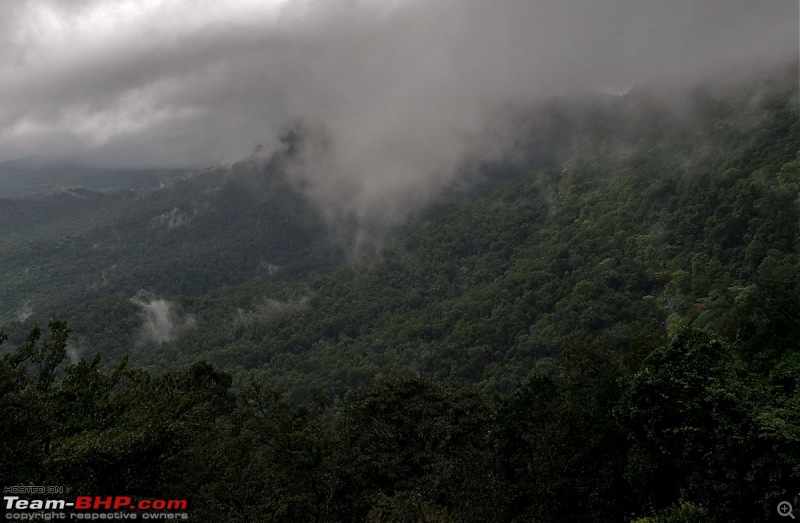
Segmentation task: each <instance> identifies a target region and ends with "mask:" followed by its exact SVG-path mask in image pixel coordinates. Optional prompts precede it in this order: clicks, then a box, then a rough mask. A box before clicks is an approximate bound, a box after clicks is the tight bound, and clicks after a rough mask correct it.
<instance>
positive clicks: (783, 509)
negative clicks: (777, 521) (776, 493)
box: [778, 501, 794, 519]
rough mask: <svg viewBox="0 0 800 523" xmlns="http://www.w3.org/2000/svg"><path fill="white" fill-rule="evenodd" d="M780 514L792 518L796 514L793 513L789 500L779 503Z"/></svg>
mask: <svg viewBox="0 0 800 523" xmlns="http://www.w3.org/2000/svg"><path fill="white" fill-rule="evenodd" d="M778 514H779V515H780V516H783V517H786V516H789V517H790V518H792V519H794V514H792V504H791V503H789V502H788V501H781V502H780V503H778Z"/></svg>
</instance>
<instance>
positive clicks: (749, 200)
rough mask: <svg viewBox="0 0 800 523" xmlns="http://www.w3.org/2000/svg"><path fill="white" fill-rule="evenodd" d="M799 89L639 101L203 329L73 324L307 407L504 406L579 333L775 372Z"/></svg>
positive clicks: (145, 354)
mask: <svg viewBox="0 0 800 523" xmlns="http://www.w3.org/2000/svg"><path fill="white" fill-rule="evenodd" d="M795 78H796V75H794V73H793V72H792V71H791V70H789V71H783V72H782V74H777V75H774V76H770V77H760V79H759V80H757V81H753V82H751V83H748V84H745V85H743V86H739V87H736V88H732V87H718V86H712V87H708V88H705V87H704V88H696V89H689V90H684V91H682V92H680V93H678V94H673V98H672V99H670V101H665V99H664V98H663V96H662V95H660V94H655V93H654V92H653V91H652V90H651V89H649V88H648V87H646V86H645V87H642V88H641V89H638V90H634V91H633V92H631V93H629V94H628V95H626V96H625V97H623V98H621V99H619V100H617V101H616V102H615V103H614V104H613V105H612V106H611V107H609V108H608V111H607V112H606V113H605V114H604V115H602V117H596V118H595V119H594V120H593V121H592V129H593V131H594V132H593V133H590V136H589V138H588V139H586V140H585V141H584V142H583V143H582V144H581V146H580V147H579V148H578V151H577V152H576V153H575V154H574V155H573V156H572V157H571V158H570V159H569V160H568V161H566V162H564V163H562V164H561V165H559V166H558V167H555V168H552V169H548V170H546V171H543V172H537V173H532V174H530V175H529V176H527V177H525V178H524V179H522V180H519V181H517V182H514V183H512V184H511V185H509V186H508V187H506V188H503V189H501V190H499V191H498V192H495V193H493V194H491V195H488V196H485V197H483V198H481V199H480V200H478V201H476V202H474V203H463V202H462V205H461V206H458V207H457V208H455V209H451V210H450V211H449V212H447V213H445V214H444V215H443V216H440V217H437V218H435V219H432V220H431V221H429V222H427V223H424V224H421V225H419V226H418V227H417V228H415V229H414V230H412V231H411V232H409V233H408V234H407V235H405V236H403V237H402V238H399V239H398V240H397V241H396V242H395V244H394V245H393V246H392V247H391V248H389V249H387V250H386V251H384V252H382V253H378V254H375V255H374V256H371V257H368V258H367V259H364V260H362V261H361V262H360V263H357V264H351V265H349V266H345V267H343V268H341V269H339V270H337V271H335V272H333V273H331V274H329V275H326V276H322V277H316V278H312V279H310V280H308V281H306V282H303V283H300V284H297V285H291V286H285V285H284V286H274V285H266V284H264V283H263V282H257V281H253V282H249V283H247V284H245V285H243V286H237V287H229V288H224V289H220V290H217V291H214V292H211V293H209V294H208V295H207V296H205V297H202V298H200V297H197V298H192V297H189V296H183V297H176V298H175V299H174V303H173V304H172V307H173V308H172V309H171V310H172V314H173V320H174V322H178V321H179V320H180V318H181V317H182V318H183V320H180V321H184V320H185V319H186V318H188V317H190V316H191V318H192V322H193V323H192V326H193V328H187V329H185V330H184V331H182V333H181V335H180V336H176V337H175V338H173V339H170V340H166V341H162V342H155V343H154V342H153V341H150V342H146V341H141V340H142V336H141V331H140V325H141V323H140V321H136V319H135V318H136V316H137V315H138V314H140V313H141V311H140V310H139V308H138V307H137V306H136V305H135V304H132V303H131V302H130V300H129V299H128V297H127V296H117V297H111V298H108V299H107V301H104V302H102V303H101V302H97V303H95V304H87V305H86V306H85V307H82V308H80V309H77V310H76V311H74V313H72V314H70V316H69V319H70V321H72V322H73V324H74V326H75V327H76V331H77V332H78V333H80V334H81V335H82V336H83V338H82V339H83V344H84V345H85V346H86V347H91V348H94V349H98V348H99V349H101V350H103V351H106V352H108V353H110V354H116V355H120V354H123V353H127V352H130V351H133V354H134V356H135V359H136V360H137V362H139V363H142V364H145V365H152V366H153V367H154V368H155V367H163V366H170V365H175V364H176V362H177V363H178V364H185V363H187V362H190V361H193V360H195V359H196V358H200V357H202V358H206V359H209V360H210V361H212V362H213V363H214V364H216V365H220V366H223V367H225V368H227V369H229V370H231V371H234V372H236V373H238V372H241V371H242V370H257V372H258V374H260V375H262V376H263V377H264V378H266V379H268V380H269V381H270V382H272V383H277V384H280V385H282V386H284V387H286V388H288V389H290V390H293V391H295V392H297V393H300V394H302V393H305V392H308V391H310V390H313V389H315V388H328V389H333V390H336V391H338V392H341V393H344V392H345V391H346V390H348V389H349V388H350V387H352V386H357V385H360V384H363V383H366V382H369V381H371V380H372V379H373V378H374V377H376V376H380V375H383V374H402V375H418V374H422V375H426V376H433V377H437V378H443V377H451V378H453V377H457V378H464V379H467V380H470V381H474V382H479V383H482V384H483V385H484V386H485V387H488V388H489V389H492V390H508V389H510V388H512V387H513V386H514V385H516V384H517V383H519V382H521V381H523V380H524V379H525V378H526V377H527V376H529V375H530V374H532V373H542V372H544V373H547V372H550V371H551V370H552V369H553V368H554V367H553V361H552V359H551V358H552V357H553V356H554V355H555V354H556V353H557V352H558V351H559V347H560V346H562V345H563V344H564V343H568V342H567V341H566V337H579V338H584V339H592V340H600V341H601V342H602V343H604V344H605V345H607V346H608V347H609V348H612V349H614V350H616V351H629V352H631V353H632V354H634V353H637V352H638V351H643V352H647V351H649V349H651V348H652V347H654V346H656V345H658V344H660V343H661V342H663V340H664V339H665V338H666V333H667V331H668V329H669V328H670V326H673V325H675V326H677V325H679V324H681V323H683V322H687V321H688V322H694V323H695V324H696V325H698V326H703V327H707V328H711V329H713V330H715V331H717V332H718V333H720V334H721V335H723V336H725V337H728V338H729V339H731V340H737V341H738V342H739V347H740V348H741V350H742V352H743V354H744V356H745V357H747V354H748V352H750V351H755V348H757V346H758V345H759V344H761V343H763V342H764V340H768V341H769V347H771V349H770V351H772V352H769V353H767V352H765V351H764V350H762V349H758V356H757V359H758V360H759V361H754V362H752V363H753V365H754V368H756V369H758V368H766V367H768V366H769V365H770V364H771V363H774V362H775V361H779V360H780V359H781V358H784V357H790V355H791V354H792V353H791V351H790V347H792V346H796V344H797V343H798V340H799V339H800V338H799V337H798V336H799V334H798V328H797V324H796V321H795V320H794V319H793V318H796V314H797V313H798V311H800V305H799V304H798V295H800V294H798V270H797V267H798V256H797V245H798V231H797V223H798V209H797V204H796V198H797V194H798V189H800V186H798V184H799V183H800V167H799V166H800V164H799V163H798V154H797V153H798V150H800V125H798V113H797V103H796V98H797V90H796V89H797V87H796V82H795V81H794V80H795ZM181 315H183V316H181ZM132 317H133V318H134V319H131V318H132ZM96 325H102V334H101V333H100V332H98V329H97V328H96ZM787 351H789V352H787ZM787 355H788V356H787Z"/></svg>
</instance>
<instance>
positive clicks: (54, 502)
mask: <svg viewBox="0 0 800 523" xmlns="http://www.w3.org/2000/svg"><path fill="white" fill-rule="evenodd" d="M3 501H4V505H5V508H6V519H12V520H22V521H25V520H27V521H32V520H53V519H55V520H58V519H93V520H96V519H140V518H141V519H162V520H164V519H189V515H188V514H186V513H185V512H178V511H182V510H186V509H187V507H188V502H187V500H185V499H137V500H134V499H131V498H130V497H128V496H77V497H76V498H75V500H74V501H67V500H65V499H22V498H20V497H19V496H8V495H6V496H3ZM67 510H69V511H70V512H69V514H67V513H65V512H64V511H67ZM106 511H111V512H106Z"/></svg>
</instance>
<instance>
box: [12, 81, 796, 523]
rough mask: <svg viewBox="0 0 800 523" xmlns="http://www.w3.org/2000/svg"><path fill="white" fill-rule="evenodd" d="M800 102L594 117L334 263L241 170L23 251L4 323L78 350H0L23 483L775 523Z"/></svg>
mask: <svg viewBox="0 0 800 523" xmlns="http://www.w3.org/2000/svg"><path fill="white" fill-rule="evenodd" d="M797 74H798V71H797V69H796V66H793V67H789V68H783V69H780V70H779V71H777V72H775V71H773V72H771V73H770V74H766V73H765V72H764V71H761V72H760V74H759V75H756V76H752V77H751V76H748V77H747V78H748V80H747V81H743V80H742V79H741V78H735V79H733V80H727V81H726V80H719V79H718V80H717V81H715V82H710V83H708V84H704V85H692V86H688V87H687V86H672V87H666V86H656V85H647V84H644V85H640V86H637V87H636V88H634V89H633V90H632V91H630V92H629V93H627V94H626V95H624V96H621V97H618V98H614V99H604V101H603V102H602V103H599V104H597V105H593V109H592V110H591V111H583V112H581V113H580V114H581V115H582V117H583V120H582V121H581V122H580V124H578V123H577V122H575V121H574V120H571V123H570V125H569V126H567V128H568V129H571V130H573V131H575V134H574V135H571V136H573V138H569V137H562V138H559V139H558V141H557V143H558V144H561V146H562V147H563V150H561V151H559V154H558V155H555V156H552V157H546V158H545V157H542V156H540V155H530V156H529V158H533V157H536V158H540V159H541V158H544V159H542V160H541V162H540V163H539V164H536V162H533V161H530V162H528V163H525V162H523V163H525V165H526V166H527V167H526V169H527V172H526V174H524V175H522V176H517V175H511V174H513V173H511V170H512V169H511V167H508V166H507V167H508V169H509V171H508V172H509V173H511V174H509V175H508V176H507V177H506V178H504V180H503V183H502V184H500V183H499V182H498V183H496V184H495V185H492V184H488V185H485V186H484V188H485V190H484V191H483V192H476V193H470V194H467V195H464V194H461V195H460V196H459V197H458V198H453V199H452V200H451V201H450V202H449V203H448V204H447V205H442V206H440V207H438V208H436V209H435V210H432V211H430V212H429V213H428V214H426V215H424V216H422V217H421V218H420V219H419V220H418V221H416V222H414V223H411V224H409V225H408V226H407V227H406V229H404V230H398V231H395V233H394V235H393V236H392V237H391V238H389V239H388V240H387V241H386V242H385V246H384V248H382V249H376V250H374V251H373V252H370V253H368V254H364V255H363V256H362V257H360V258H358V259H354V260H350V261H349V262H348V263H346V264H341V263H342V262H343V261H344V254H343V253H342V251H341V250H339V249H337V247H336V245H335V244H332V243H328V241H327V240H326V237H327V236H326V228H325V224H324V223H322V221H321V219H320V217H319V216H318V215H316V214H314V211H313V209H312V208H311V207H310V206H309V205H310V204H309V203H308V202H307V201H305V200H303V199H302V198H301V197H300V196H299V195H298V194H297V193H294V192H292V191H290V190H288V189H287V190H283V188H285V187H284V186H283V185H282V184H284V183H286V182H285V180H284V179H282V178H281V177H279V176H278V177H267V178H264V173H265V172H266V173H268V174H269V173H275V172H279V170H274V171H271V170H267V171H261V170H258V169H256V168H254V167H252V166H248V165H247V164H246V162H243V163H242V164H240V165H239V169H243V170H246V171H247V172H246V173H245V172H242V173H240V175H241V176H238V177H237V176H234V177H233V179H232V180H230V181H228V182H226V183H223V184H221V185H213V186H212V185H210V184H211V181H212V180H213V183H214V184H218V182H219V178H215V177H211V175H207V176H198V177H195V178H192V179H189V180H185V181H183V182H179V183H177V184H175V185H174V186H172V187H171V188H170V189H169V190H168V191H158V192H156V193H153V194H151V195H150V196H149V197H146V198H144V199H142V200H141V201H140V205H139V206H138V207H136V208H137V209H139V210H138V211H137V212H140V213H141V215H140V217H139V218H137V219H136V220H130V219H128V218H126V219H124V220H123V219H119V220H118V221H117V222H115V223H118V224H124V223H129V224H134V223H138V224H139V226H138V228H132V229H130V230H122V229H120V228H119V226H98V227H97V228H96V229H93V230H92V232H91V234H90V235H86V236H80V237H78V239H75V240H69V241H67V240H65V243H64V246H63V249H62V251H60V254H58V255H57V258H56V255H55V254H53V253H52V252H47V253H44V252H43V251H42V250H41V249H43V246H44V245H50V244H46V243H42V244H37V243H35V242H32V243H30V245H27V246H25V249H28V250H23V251H20V254H18V255H8V256H6V257H4V258H3V259H2V261H1V263H2V264H4V265H3V267H4V268H6V270H7V274H9V275H11V277H10V279H9V282H7V283H6V284H4V287H3V290H4V293H5V294H4V296H5V298H4V299H5V300H6V301H7V302H10V303H12V304H16V303H22V302H24V301H25V299H26V298H25V296H26V292H28V289H30V288H34V287H35V288H36V289H48V290H47V291H46V292H44V293H42V294H40V296H42V298H41V300H42V308H45V309H46V310H47V311H48V312H47V313H46V315H49V316H51V317H58V318H60V319H61V320H66V323H64V322H62V321H55V322H52V323H51V324H50V326H51V336H52V337H51V338H50V339H49V340H47V341H46V340H44V339H43V338H42V335H41V332H40V331H39V330H37V329H34V330H33V331H30V332H29V334H28V337H27V338H26V339H24V340H23V339H22V337H21V335H20V334H19V333H22V332H27V331H29V329H30V321H31V320H33V319H37V320H38V321H39V322H40V323H42V324H43V320H44V317H43V316H39V317H37V315H36V314H34V315H33V316H31V318H29V319H28V321H27V322H16V323H13V324H12V323H9V324H10V325H11V329H10V330H12V331H13V333H14V334H16V337H17V340H16V341H14V343H7V344H6V345H7V346H6V355H5V356H4V358H3V359H2V363H1V364H0V380H2V382H1V383H0V387H2V391H3V396H2V404H0V409H2V414H3V416H4V417H5V419H7V420H13V422H12V423H5V424H3V430H4V431H5V433H4V434H3V437H4V439H5V441H7V442H8V448H9V449H10V450H8V451H4V453H3V470H8V471H10V472H9V481H11V482H17V484H24V483H27V482H45V483H47V484H51V483H52V484H59V483H63V484H69V485H72V486H73V487H74V488H79V489H83V490H84V491H87V492H98V491H99V490H103V489H105V490H109V489H110V490H114V491H117V492H126V493H131V494H133V495H136V496H143V497H146V496H158V497H165V496H172V497H180V496H191V499H192V510H193V511H194V514H193V516H192V517H193V518H195V519H198V520H202V521H255V520H260V519H263V518H264V517H266V518H267V519H268V520H274V521H351V520H356V521H364V520H368V521H442V522H444V521H476V522H477V521H576V522H577V521H598V522H601V521H626V522H630V521H639V522H645V521H657V522H664V523H666V522H690V521H692V522H693V521H720V522H722V521H743V522H744V521H767V520H770V518H774V517H775V507H776V505H777V503H778V502H779V501H781V500H790V501H794V502H798V501H800V499H798V498H799V497H800V450H798V449H800V388H799V386H800V384H799V383H798V376H800V352H799V351H798V348H800V322H799V321H798V317H800V269H799V268H800V265H799V262H800V260H799V259H798V247H800V242H799V239H800V234H799V232H800V231H799V227H798V226H799V224H800V212H799V210H798V194H800V155H799V154H798V151H800V122H799V121H798V116H799V113H798V90H797V89H798V87H797ZM536 143H539V144H540V145H541V143H543V142H540V141H536V140H527V141H526V140H525V139H524V138H521V139H520V140H519V142H518V146H519V147H525V146H526V144H527V145H528V146H531V147H533V146H534V145H532V144H536ZM565 144H569V146H567V145H565ZM563 155H566V156H563ZM523 156H525V155H523ZM547 164H550V165H549V166H546V167H545V166H544V165H547ZM515 165H517V166H519V165H520V164H519V163H517V164H515ZM487 169H488V172H491V169H490V168H489V167H487ZM495 169H498V170H500V168H499V167H497V166H495ZM254 173H255V175H254ZM245 175H246V176H245ZM245 179H246V180H251V181H252V182H248V183H258V184H267V185H268V186H269V190H267V191H263V190H260V189H263V187H261V188H260V189H259V190H250V189H248V187H253V186H250V185H247V184H246V183H244V182H242V180H245ZM198 184H209V185H206V186H204V190H205V193H204V194H205V196H204V197H203V198H202V199H199V200H198V199H196V198H195V197H196V195H197V194H198V193H200V192H202V191H198V190H197V186H198ZM497 185H499V187H496V186H497ZM190 188H191V190H190ZM488 188H491V189H492V190H491V191H489V190H488ZM265 194H266V195H270V196H269V197H265V196H264V195H265ZM181 195H185V196H186V197H187V201H185V202H181V203H179V204H176V203H175V202H176V201H179V200H178V199H179V198H180V197H181ZM190 196H191V197H192V199H188V198H189V197H190ZM265 198H266V199H265ZM115 205H116V204H115ZM203 205H205V206H207V207H206V208H204V209H207V210H198V209H201V208H202V206H203ZM112 207H113V209H115V211H114V212H131V211H129V209H132V208H133V207H124V206H122V207H114V206H112ZM119 209H123V211H119ZM115 216H117V217H119V216H120V215H119V214H117V215H115ZM146 220H149V221H146ZM258 220H263V221H264V222H265V223H267V224H270V226H268V227H259V228H258V229H257V230H258V231H259V232H260V235H253V234H252V231H253V230H254V229H253V228H252V227H250V226H251V225H252V224H253V223H254V222H258ZM143 223H147V224H148V225H147V227H141V224H143ZM191 227H196V228H197V229H196V230H197V231H198V234H197V235H196V236H193V237H192V240H191V242H189V241H188V239H187V238H188V237H189V236H186V235H182V236H173V231H179V230H181V229H182V228H191ZM264 231H267V232H269V231H280V232H279V233H276V234H275V235H269V234H267V233H265V232H264ZM184 232H185V230H184ZM178 237H179V238H181V239H182V241H183V242H184V243H176V242H175V238H178ZM90 238H92V239H93V240H96V241H97V242H98V246H97V247H95V246H94V244H90V243H88V242H89V239H90ZM122 239H124V241H123V240H122ZM19 245H22V244H21V243H20V244H19ZM140 245H147V246H148V249H151V250H146V251H139V250H138V249H137V246H140ZM243 245H246V246H247V248H242V246H243ZM228 246H230V247H228ZM36 249H40V251H35V250H36ZM92 249H94V250H99V251H101V252H103V253H105V254H104V255H103V256H102V257H99V258H98V257H92V258H91V260H99V261H97V262H96V263H97V266H96V267H93V268H92V269H91V270H86V271H76V272H75V273H74V274H76V275H80V277H78V278H76V280H75V281H73V282H70V283H69V284H68V285H67V286H64V285H63V281H62V279H60V278H59V277H58V268H59V267H60V266H62V265H69V264H73V265H76V264H81V263H87V262H85V261H84V260H85V258H83V257H82V256H81V253H83V252H86V251H88V250H92ZM33 252H42V256H43V259H44V260H48V261H45V262H43V263H42V265H41V266H40V267H27V268H26V267H22V266H20V265H15V257H14V256H30V255H31V253H33ZM26 259H29V258H26ZM56 260H57V261H56ZM188 260H191V261H188ZM92 263H95V261H92ZM248 264H250V268H249V269H247V270H245V269H243V268H242V267H248ZM339 264H341V265H339ZM108 266H112V267H113V266H116V267H117V268H116V269H114V270H113V271H111V272H104V274H105V276H104V278H107V279H108V281H107V282H103V283H102V285H99V284H96V283H95V284H93V283H92V282H91V281H90V277H91V275H92V274H93V273H97V272H103V271H107V267H108ZM221 266H224V268H223V269H220V267H221ZM232 267H234V268H236V269H235V270H231V268H232ZM28 269H30V271H28ZM273 272H274V274H276V275H293V276H292V277H289V276H287V277H284V276H281V277H271V276H273ZM93 285H94V286H93ZM142 290H144V291H147V292H142ZM37 292H38V291H37ZM46 300H51V301H50V303H49V304H48V305H47V307H44V305H45V302H46ZM56 305H57V306H58V307H56V308H54V307H55V306H56ZM16 306H18V305H12V306H10V307H9V306H8V305H7V306H6V307H7V311H12V310H13V307H16ZM35 308H36V309H39V308H40V306H39V304H38V303H37V304H36V307H35ZM70 329H71V330H72V334H71V336H70V335H69V331H70ZM45 338H46V336H45ZM13 345H18V348H16V349H12V346H13ZM95 353H99V354H101V355H102V356H98V357H96V358H94V357H93V355H94V354H95ZM81 356H83V357H84V359H80V357H81ZM68 358H72V359H73V360H74V361H73V362H72V363H70V364H67V361H68ZM12 457H13V459H12Z"/></svg>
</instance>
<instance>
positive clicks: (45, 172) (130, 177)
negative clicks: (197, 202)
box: [0, 155, 191, 198]
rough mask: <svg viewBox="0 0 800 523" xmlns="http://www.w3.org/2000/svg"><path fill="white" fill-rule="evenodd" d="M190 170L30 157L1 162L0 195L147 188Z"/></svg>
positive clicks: (142, 189) (28, 195) (177, 177)
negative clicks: (125, 167)
mask: <svg viewBox="0 0 800 523" xmlns="http://www.w3.org/2000/svg"><path fill="white" fill-rule="evenodd" d="M190 173H191V171H190V170H187V169H119V168H100V167H91V166H88V165H85V164H84V163H82V162H81V161H78V160H72V159H63V158H56V157H50V156H46V155H40V156H28V157H25V158H19V159H16V160H10V161H6V162H2V163H0V197H2V198H26V197H30V196H42V195H46V194H50V193H53V192H58V191H63V190H66V189H73V188H84V189H93V190H97V191H112V190H120V189H128V190H134V191H146V190H152V189H155V188H158V187H159V186H161V185H163V184H165V183H170V182H172V181H174V180H177V179H179V178H182V177H184V176H187V175H189V174H190Z"/></svg>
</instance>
